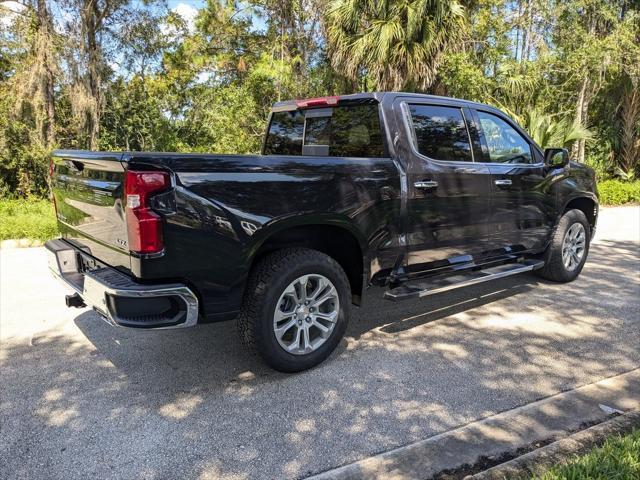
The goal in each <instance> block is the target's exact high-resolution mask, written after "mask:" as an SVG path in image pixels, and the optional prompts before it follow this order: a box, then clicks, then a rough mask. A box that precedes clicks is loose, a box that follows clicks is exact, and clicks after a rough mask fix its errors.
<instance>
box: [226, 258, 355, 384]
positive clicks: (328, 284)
mask: <svg viewBox="0 0 640 480" xmlns="http://www.w3.org/2000/svg"><path fill="white" fill-rule="evenodd" d="M350 306H351V290H350V288H349V282H348V280H347V277H346V275H345V273H344V271H343V270H342V268H341V267H340V265H339V264H338V263H337V262H336V261H335V260H333V259H332V258H331V257H329V256H328V255H325V254H323V253H321V252H318V251H316V250H311V249H307V248H289V249H283V250H279V251H276V252H274V253H271V254H269V255H267V256H266V257H265V258H264V259H262V260H261V261H260V262H259V263H258V265H256V267H255V268H254V269H253V270H252V272H251V275H250V278H249V281H248V284H247V290H246V292H245V297H244V302H243V308H242V311H241V313H240V316H239V317H238V327H239V332H240V337H241V339H242V340H243V342H244V343H245V344H247V345H248V346H249V347H250V348H252V349H254V350H256V351H257V352H258V353H259V354H260V356H261V357H262V358H263V359H264V361H265V362H266V363H267V364H268V365H269V366H271V367H272V368H274V369H276V370H279V371H282V372H298V371H301V370H306V369H308V368H311V367H313V366H314V365H317V364H318V363H320V362H322V361H323V360H325V359H326V358H327V357H328V356H329V355H330V354H331V352H332V351H333V350H334V349H335V348H336V346H337V345H338V342H339V341H340V339H341V338H342V336H343V335H344V332H345V330H346V327H347V323H348V321H349V313H350Z"/></svg>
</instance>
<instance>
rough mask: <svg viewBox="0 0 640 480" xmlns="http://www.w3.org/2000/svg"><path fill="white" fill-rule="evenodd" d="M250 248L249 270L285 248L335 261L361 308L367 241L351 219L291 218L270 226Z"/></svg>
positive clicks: (263, 230)
mask: <svg viewBox="0 0 640 480" xmlns="http://www.w3.org/2000/svg"><path fill="white" fill-rule="evenodd" d="M260 233H261V235H260V236H259V238H257V239H256V241H255V242H253V244H252V245H251V247H250V253H249V258H250V265H249V271H251V269H253V267H254V266H255V265H256V263H257V262H258V261H260V259H262V258H263V257H264V256H265V255H267V254H269V253H271V252H274V251H276V250H280V249H283V248H292V247H305V248H312V249H314V250H318V251H320V252H322V253H324V254H326V255H329V256H330V257H331V258H333V259H334V260H335V261H336V262H338V264H339V265H340V266H341V267H342V269H343V270H344V271H345V273H346V275H347V278H348V279H349V284H350V287H351V294H352V298H353V303H354V304H356V305H360V304H361V302H362V293H363V290H364V286H365V283H366V277H367V275H368V272H367V271H366V270H365V268H366V264H367V262H366V261H365V252H366V242H365V240H364V238H363V236H362V235H361V233H360V232H359V230H358V229H357V228H356V227H355V225H353V224H352V223H351V222H350V221H349V220H348V219H344V218H339V217H338V218H336V217H324V218H318V217H317V216H314V217H309V218H292V219H288V220H282V221H280V222H277V223H274V224H272V225H268V226H267V227H266V228H264V229H262V231H261V232H260Z"/></svg>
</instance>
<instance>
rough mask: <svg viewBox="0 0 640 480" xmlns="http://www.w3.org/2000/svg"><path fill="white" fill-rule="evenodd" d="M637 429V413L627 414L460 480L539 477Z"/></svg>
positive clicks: (638, 422) (639, 414) (639, 415)
mask: <svg viewBox="0 0 640 480" xmlns="http://www.w3.org/2000/svg"><path fill="white" fill-rule="evenodd" d="M637 427H640V411H634V412H629V413H626V414H623V415H620V416H619V417H615V418H612V419H611V420H607V421H605V422H603V423H600V424H598V425H594V426H593V427H591V428H587V429H586V430H582V431H581V432H577V433H574V434H573V435H570V436H568V437H567V438H563V439H562V440H558V441H557V442H554V443H551V444H549V445H547V446H545V447H542V448H539V449H537V450H534V451H532V452H529V453H526V454H524V455H522V456H520V457H518V458H514V459H513V460H510V461H508V462H505V463H503V464H501V465H497V466H495V467H492V468H489V469H488V470H485V471H484V472H480V473H476V474H475V475H467V476H466V477H464V480H504V479H507V478H520V477H528V476H532V475H536V474H540V473H542V472H543V471H545V470H548V469H549V468H551V467H553V466H554V465H557V464H560V463H566V462H567V460H569V459H570V458H571V457H572V456H574V455H578V454H582V453H586V452H588V451H589V450H591V449H592V448H595V447H598V446H600V445H601V444H603V443H604V441H605V440H606V439H607V437H610V436H612V435H615V434H626V433H629V432H631V431H632V430H633V429H634V428H637Z"/></svg>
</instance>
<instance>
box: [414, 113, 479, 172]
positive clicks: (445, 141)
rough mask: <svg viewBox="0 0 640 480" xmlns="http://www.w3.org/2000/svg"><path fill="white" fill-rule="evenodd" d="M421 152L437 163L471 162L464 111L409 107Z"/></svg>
mask: <svg viewBox="0 0 640 480" xmlns="http://www.w3.org/2000/svg"><path fill="white" fill-rule="evenodd" d="M410 110H411V120H412V123H413V131H414V135H415V143H416V148H417V149H418V151H419V152H420V153H421V154H422V155H424V156H425V157H429V158H433V159H435V160H449V161H466V162H471V161H472V157H471V145H470V144H469V134H468V132H467V127H466V124H465V121H464V117H463V116H462V111H461V110H460V109H459V108H455V107H440V106H436V105H410Z"/></svg>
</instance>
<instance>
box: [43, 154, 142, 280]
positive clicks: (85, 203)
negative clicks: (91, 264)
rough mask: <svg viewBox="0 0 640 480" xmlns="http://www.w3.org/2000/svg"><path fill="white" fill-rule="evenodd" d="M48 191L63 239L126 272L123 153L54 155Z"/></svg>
mask: <svg viewBox="0 0 640 480" xmlns="http://www.w3.org/2000/svg"><path fill="white" fill-rule="evenodd" d="M52 162H53V165H52V166H53V171H52V178H51V187H52V191H53V197H54V200H55V204H56V214H57V217H58V221H59V226H60V229H61V233H62V236H63V237H64V238H65V239H66V240H68V241H70V242H71V243H75V244H78V245H79V246H81V247H84V248H85V250H87V249H88V250H90V253H91V255H93V256H95V257H96V258H99V259H100V260H101V261H103V262H105V263H106V264H108V265H110V266H112V267H115V268H118V269H120V270H125V271H129V269H130V256H129V250H128V248H127V227H126V220H125V212H124V207H125V205H124V200H123V199H124V178H125V163H124V162H123V154H122V153H116V152H114V153H111V152H86V151H77V150H76V151H64V150H56V151H54V152H53V154H52Z"/></svg>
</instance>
